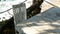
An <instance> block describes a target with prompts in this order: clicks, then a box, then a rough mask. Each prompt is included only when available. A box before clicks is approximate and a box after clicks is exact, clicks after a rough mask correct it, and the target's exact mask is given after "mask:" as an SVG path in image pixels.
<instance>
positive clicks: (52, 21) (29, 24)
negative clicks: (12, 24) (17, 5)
mask: <svg viewBox="0 0 60 34" xmlns="http://www.w3.org/2000/svg"><path fill="white" fill-rule="evenodd" d="M47 1H48V0H47ZM59 1H60V0H50V1H49V2H51V3H52V4H54V5H55V6H52V5H50V4H48V3H45V2H44V3H43V4H42V12H41V13H40V14H38V15H36V16H34V17H32V18H30V19H28V20H27V21H26V22H24V23H20V24H17V27H18V28H20V26H22V30H23V32H24V33H26V34H60V8H59V7H60V4H59ZM56 6H57V7H56Z"/></svg>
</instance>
